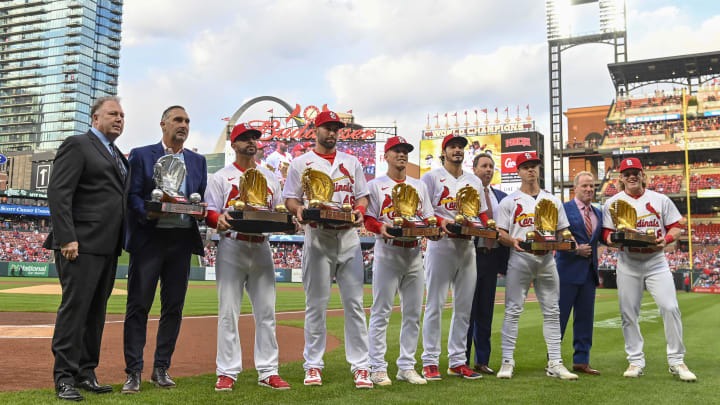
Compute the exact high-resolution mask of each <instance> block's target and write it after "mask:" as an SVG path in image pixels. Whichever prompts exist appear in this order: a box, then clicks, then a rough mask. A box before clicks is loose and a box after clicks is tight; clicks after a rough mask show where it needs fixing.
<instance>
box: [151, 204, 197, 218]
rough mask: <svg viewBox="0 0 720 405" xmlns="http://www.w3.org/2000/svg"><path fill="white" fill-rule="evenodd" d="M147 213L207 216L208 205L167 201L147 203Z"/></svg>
mask: <svg viewBox="0 0 720 405" xmlns="http://www.w3.org/2000/svg"><path fill="white" fill-rule="evenodd" d="M145 211H148V212H165V213H170V214H187V215H202V216H205V214H207V204H202V203H197V204H194V203H184V202H167V201H165V202H164V201H157V202H156V201H145Z"/></svg>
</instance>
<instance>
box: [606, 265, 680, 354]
mask: <svg viewBox="0 0 720 405" xmlns="http://www.w3.org/2000/svg"><path fill="white" fill-rule="evenodd" d="M623 259H625V258H623ZM643 269H648V270H649V272H648V271H643ZM643 273H645V274H643ZM617 287H618V302H619V303H620V315H621V318H622V331H623V336H624V337H625V352H627V359H628V362H629V363H630V364H632V365H635V366H639V367H645V354H644V353H643V337H642V334H641V333H640V323H639V321H638V316H639V314H640V304H641V301H642V297H643V287H646V288H647V290H648V291H649V292H650V294H651V295H652V296H653V299H655V303H656V304H657V307H658V310H659V311H660V315H662V318H663V325H664V326H665V341H666V342H667V360H668V364H669V365H671V366H675V365H677V364H682V363H683V362H684V357H685V346H684V345H683V338H682V333H683V332H682V320H681V318H680V308H679V307H678V302H677V295H676V291H675V283H674V281H673V278H672V273H671V272H670V268H669V266H668V264H667V260H666V259H665V257H664V256H658V257H654V258H652V259H650V260H649V261H648V260H643V259H629V260H627V262H626V260H622V261H618V269H617Z"/></svg>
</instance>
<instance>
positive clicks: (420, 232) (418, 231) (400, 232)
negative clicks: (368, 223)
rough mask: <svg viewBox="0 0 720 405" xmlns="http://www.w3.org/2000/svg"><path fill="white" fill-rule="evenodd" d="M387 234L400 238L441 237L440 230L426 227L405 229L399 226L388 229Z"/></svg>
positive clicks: (434, 227) (435, 227)
mask: <svg viewBox="0 0 720 405" xmlns="http://www.w3.org/2000/svg"><path fill="white" fill-rule="evenodd" d="M387 233H389V234H390V235H392V236H394V237H396V238H400V237H411V238H412V237H422V236H438V235H440V228H438V227H437V226H424V227H412V228H403V227H399V226H394V227H388V228H387Z"/></svg>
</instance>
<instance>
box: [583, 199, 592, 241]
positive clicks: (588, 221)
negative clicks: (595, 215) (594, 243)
mask: <svg viewBox="0 0 720 405" xmlns="http://www.w3.org/2000/svg"><path fill="white" fill-rule="evenodd" d="M584 209H585V231H586V232H587V234H588V238H592V229H593V227H592V220H591V219H590V207H588V206H585V208H584Z"/></svg>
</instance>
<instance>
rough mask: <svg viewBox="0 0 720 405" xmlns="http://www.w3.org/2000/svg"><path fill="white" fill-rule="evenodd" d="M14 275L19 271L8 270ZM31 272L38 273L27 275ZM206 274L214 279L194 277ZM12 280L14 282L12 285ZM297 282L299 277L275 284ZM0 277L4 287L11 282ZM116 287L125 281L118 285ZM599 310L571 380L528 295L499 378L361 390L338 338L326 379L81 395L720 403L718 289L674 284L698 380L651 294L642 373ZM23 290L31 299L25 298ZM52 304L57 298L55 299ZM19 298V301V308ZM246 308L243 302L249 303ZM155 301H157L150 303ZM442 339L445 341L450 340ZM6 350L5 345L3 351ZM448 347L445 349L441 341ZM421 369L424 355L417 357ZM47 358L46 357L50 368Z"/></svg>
mask: <svg viewBox="0 0 720 405" xmlns="http://www.w3.org/2000/svg"><path fill="white" fill-rule="evenodd" d="M12 280H14V281H17V280H18V279H17V278H14V279H12ZM0 281H2V279H0ZM30 281H35V282H36V281H39V279H31V280H30ZM193 284H212V283H193ZM15 286H17V285H15ZM279 286H294V287H298V286H299V285H298V284H279ZM7 287H8V286H7V285H0V288H7ZM118 287H121V288H122V287H123V286H122V285H118ZM598 292H599V295H600V297H599V298H598V299H597V304H596V312H595V320H596V327H595V334H594V345H593V350H592V353H591V364H592V366H593V367H594V368H597V369H599V370H600V371H601V372H602V375H601V376H599V377H595V376H584V375H581V376H580V380H579V381H577V382H564V381H559V380H555V379H551V378H549V377H546V376H545V374H544V371H543V367H544V365H545V353H546V350H545V346H544V342H543V339H542V317H541V314H540V309H539V306H538V304H537V303H528V304H527V305H526V311H525V313H524V314H523V316H522V317H521V319H520V335H519V338H518V349H517V351H516V354H515V359H516V363H517V365H516V370H515V377H514V378H513V379H512V380H509V381H506V380H498V379H497V378H495V377H485V378H483V379H482V380H478V381H466V380H461V379H459V378H457V377H448V376H445V372H444V371H445V369H446V368H447V359H446V358H441V370H442V371H443V375H444V379H443V380H442V381H439V382H435V383H431V384H428V385H426V386H411V385H409V384H405V383H402V382H398V381H393V385H392V386H391V387H375V388H374V389H373V390H368V391H359V390H356V389H355V388H354V387H353V385H352V378H351V375H350V371H349V366H348V364H347V363H346V362H345V355H344V349H343V347H342V346H341V347H339V348H338V349H336V350H334V351H332V352H330V353H327V354H326V356H325V361H326V368H325V371H324V375H323V377H324V378H323V379H324V385H323V386H322V387H304V386H303V385H302V378H303V370H302V363H301V362H295V363H290V364H284V365H281V366H280V374H281V375H282V376H283V377H284V378H285V379H286V380H287V381H288V382H289V383H290V384H291V385H292V389H291V390H290V391H285V392H274V391H271V390H268V389H266V388H262V387H259V386H257V382H256V380H257V374H256V373H255V372H254V370H246V371H244V372H243V373H242V374H241V375H240V376H239V379H238V382H237V383H236V388H235V390H234V391H233V392H231V393H216V392H214V390H213V386H214V383H215V376H214V375H212V374H207V375H202V376H197V377H186V378H178V379H176V381H177V382H178V386H179V388H177V389H176V390H172V391H161V390H159V389H155V388H153V387H152V386H150V384H148V383H144V384H143V386H142V391H141V393H140V394H139V395H138V396H135V397H124V396H122V395H121V394H119V390H120V386H119V385H116V386H115V391H116V392H115V393H112V394H106V395H92V394H88V395H85V397H86V400H87V401H88V402H90V403H97V404H116V403H117V404H123V403H143V404H167V403H175V404H204V403H294V404H298V403H353V402H354V403H358V404H368V403H398V404H403V403H408V404H409V403H421V404H434V403H448V402H453V403H464V404H470V403H472V404H475V403H507V404H510V403H512V404H516V403H521V404H535V403H543V404H545V403H549V404H554V403H563V404H568V403H578V402H581V403H589V404H596V403H597V404H604V403H651V404H652V405H655V404H666V403H667V404H674V403H677V404H680V403H682V404H695V403H703V404H710V403H718V402H719V401H718V400H717V394H716V391H717V389H718V387H720V367H718V363H719V362H718V360H720V354H718V353H719V352H718V348H719V347H720V344H719V343H718V340H719V339H718V332H720V311H719V310H718V308H720V307H719V306H718V304H719V303H720V297H718V296H717V295H709V294H685V293H678V299H679V300H680V309H681V311H682V313H683V324H684V328H685V331H684V332H685V333H684V335H685V339H684V340H685V345H686V347H687V355H686V362H687V364H688V365H689V366H690V368H691V369H692V370H693V371H694V372H695V373H696V374H697V375H698V382H697V383H695V384H688V383H682V382H680V381H678V380H677V379H675V378H672V377H671V376H670V375H669V373H668V371H667V363H666V358H665V340H664V335H663V326H662V320H661V318H660V317H659V313H658V311H657V308H656V306H655V304H654V302H653V301H652V299H651V298H650V296H649V295H648V294H646V296H645V298H644V300H643V313H642V315H643V316H642V322H641V328H642V331H643V334H644V337H645V353H646V358H647V368H646V369H645V372H646V375H645V376H643V377H642V378H640V379H638V380H631V379H626V378H623V377H622V376H621V375H622V372H623V371H624V369H625V367H626V366H627V363H626V360H625V353H624V351H623V338H622V332H621V330H620V318H619V313H618V307H617V297H616V292H615V290H599V291H598ZM7 296H8V295H7V294H0V309H1V310H3V311H7V310H15V311H19V310H27V308H28V307H33V309H36V310H40V309H39V308H43V309H42V310H47V311H54V310H55V309H56V307H57V302H59V299H58V298H54V297H51V296H23V299H22V300H18V299H17V298H15V301H22V302H23V304H24V305H20V304H16V306H14V307H12V308H9V307H8V304H9V303H10V301H11V300H8V298H7ZM26 298H27V299H26ZM216 300H217V298H216V296H215V290H214V289H212V288H191V289H190V290H189V291H188V300H187V304H186V307H185V309H186V314H193V315H200V314H213V313H215V308H216V305H217V301H216ZM365 304H366V305H370V304H371V297H370V296H369V295H367V294H366V299H365ZM53 305H55V307H53ZM339 306H340V304H339V296H338V294H337V293H333V297H332V299H331V307H339ZM21 307H25V309H21ZM303 307H304V297H303V293H302V291H301V290H300V291H280V292H278V304H277V308H278V311H286V310H302V309H303ZM110 309H111V311H112V312H118V313H121V312H122V310H123V309H124V297H113V299H112V300H111V306H110ZM244 309H245V311H249V310H250V308H249V305H245V308H244ZM154 310H156V309H155V308H154ZM503 310H504V306H502V305H498V306H496V309H495V319H494V322H493V335H492V344H493V354H492V357H491V361H490V366H491V367H493V368H495V369H497V368H499V367H498V364H499V362H500V352H499V346H500V326H501V323H502V317H503ZM399 321H400V315H399V314H398V313H394V314H393V316H392V320H391V325H390V328H389V331H388V346H389V347H388V355H387V359H388V362H389V363H390V368H389V373H390V376H391V378H393V380H394V375H395V373H396V372H397V368H396V366H395V364H394V363H395V359H396V358H397V355H398V352H399V349H398V343H397V342H398V339H399V338H398V336H399ZM449 321H450V310H446V311H445V313H444V318H443V329H444V333H443V336H444V338H446V337H447V329H448V327H449ZM281 323H282V324H285V325H289V326H294V327H299V328H301V327H302V326H303V321H302V320H294V321H283V322H281ZM328 329H329V332H330V333H331V334H333V335H335V336H338V337H339V338H340V339H341V340H342V338H343V321H342V317H331V318H328ZM571 337H572V336H571V335H570V334H569V335H568V336H566V339H565V341H564V342H563V358H564V359H565V360H566V362H571V361H572V344H571ZM446 344H447V342H446V340H445V339H443V347H446ZM421 352H422V346H421V345H419V348H418V353H417V358H418V361H419V357H420V354H421ZM3 355H7V354H3ZM444 355H446V352H445V351H444ZM416 369H418V371H419V369H420V364H418V366H417V367H416ZM49 372H50V365H48V373H49ZM53 395H54V393H53V392H52V390H33V391H23V392H17V393H0V403H12V404H21V403H26V404H33V405H35V404H39V403H49V402H54V396H53Z"/></svg>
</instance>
